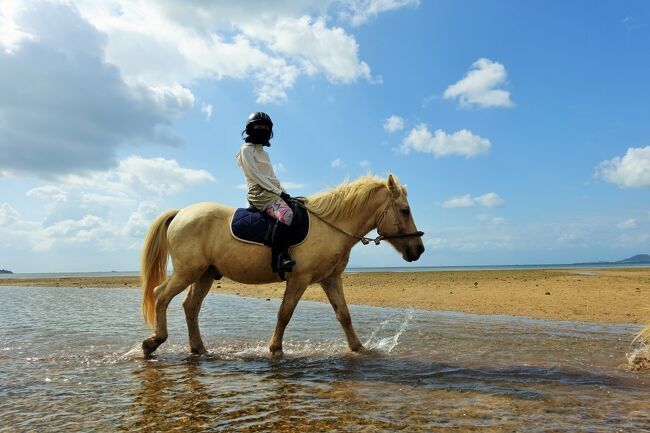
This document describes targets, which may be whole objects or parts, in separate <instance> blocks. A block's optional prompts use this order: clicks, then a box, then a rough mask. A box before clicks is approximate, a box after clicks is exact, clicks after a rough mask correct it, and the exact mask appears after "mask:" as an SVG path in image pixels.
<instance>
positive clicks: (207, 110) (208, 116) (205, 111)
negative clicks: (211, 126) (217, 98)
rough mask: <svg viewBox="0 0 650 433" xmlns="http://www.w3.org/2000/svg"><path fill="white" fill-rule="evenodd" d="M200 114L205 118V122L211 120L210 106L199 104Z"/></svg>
mask: <svg viewBox="0 0 650 433" xmlns="http://www.w3.org/2000/svg"><path fill="white" fill-rule="evenodd" d="M201 113H203V115H204V116H205V120H210V119H211V118H212V104H206V103H205V102H203V103H201Z"/></svg>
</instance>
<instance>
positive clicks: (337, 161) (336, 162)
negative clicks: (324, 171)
mask: <svg viewBox="0 0 650 433" xmlns="http://www.w3.org/2000/svg"><path fill="white" fill-rule="evenodd" d="M330 164H331V166H332V168H345V162H343V160H342V159H341V158H336V159H335V160H333V161H332V162H331V163H330Z"/></svg>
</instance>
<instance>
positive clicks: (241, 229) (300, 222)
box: [230, 203, 309, 247]
mask: <svg viewBox="0 0 650 433" xmlns="http://www.w3.org/2000/svg"><path fill="white" fill-rule="evenodd" d="M290 206H291V208H292V209H293V221H292V222H291V227H290V231H289V245H291V246H292V247H293V246H296V245H298V244H301V243H302V242H303V241H304V240H305V238H306V237H307V235H308V234H309V213H308V212H307V211H306V210H305V208H303V207H302V206H301V205H297V204H294V203H291V204H290ZM274 224H275V220H274V219H273V218H271V217H270V216H268V215H266V214H264V213H261V212H259V211H258V210H257V209H255V210H251V209H243V208H239V209H237V210H236V211H235V213H234V214H233V216H232V220H231V222H230V232H231V233H232V235H233V236H234V237H235V238H236V239H238V240H240V241H243V242H248V243H253V244H258V245H267V246H271V235H272V234H273V226H274Z"/></svg>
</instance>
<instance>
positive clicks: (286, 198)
mask: <svg viewBox="0 0 650 433" xmlns="http://www.w3.org/2000/svg"><path fill="white" fill-rule="evenodd" d="M280 198H281V199H282V200H284V201H289V200H291V196H290V195H289V194H287V193H286V192H284V191H282V192H281V193H280Z"/></svg>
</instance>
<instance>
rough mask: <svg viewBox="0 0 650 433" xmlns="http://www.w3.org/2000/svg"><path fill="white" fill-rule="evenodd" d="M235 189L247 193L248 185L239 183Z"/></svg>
mask: <svg viewBox="0 0 650 433" xmlns="http://www.w3.org/2000/svg"><path fill="white" fill-rule="evenodd" d="M235 188H237V189H240V190H242V191H248V184H247V183H240V184H239V185H237V186H236V187H235Z"/></svg>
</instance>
